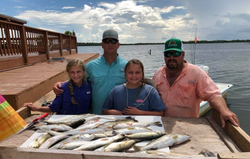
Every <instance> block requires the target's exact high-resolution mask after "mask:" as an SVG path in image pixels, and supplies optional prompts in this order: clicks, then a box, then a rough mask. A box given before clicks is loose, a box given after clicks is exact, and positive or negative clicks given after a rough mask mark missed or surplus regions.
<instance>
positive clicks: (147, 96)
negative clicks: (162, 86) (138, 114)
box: [125, 86, 153, 108]
mask: <svg viewBox="0 0 250 159" xmlns="http://www.w3.org/2000/svg"><path fill="white" fill-rule="evenodd" d="M125 87H126V86H125ZM152 89H153V87H152V88H151V89H150V91H149V92H148V95H147V96H146V97H145V98H144V99H143V101H142V102H141V103H140V104H138V105H137V106H135V108H138V107H139V106H140V105H142V103H144V101H145V100H146V99H147V98H148V96H149V94H150V92H151V91H152ZM126 93H127V107H128V88H127V87H126ZM138 95H139V93H137V96H138Z"/></svg>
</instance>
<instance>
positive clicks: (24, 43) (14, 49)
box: [0, 20, 77, 70]
mask: <svg viewBox="0 0 250 159" xmlns="http://www.w3.org/2000/svg"><path fill="white" fill-rule="evenodd" d="M0 45H1V46H0V70H5V69H10V68H14V67H20V66H22V65H28V64H32V63H34V62H37V61H46V60H49V58H50V57H60V56H65V55H69V54H74V53H77V39H76V37H75V36H70V35H66V34H61V33H57V32H52V31H48V30H42V29H37V28H32V27H29V26H24V25H21V24H16V23H12V22H8V21H2V20H0Z"/></svg>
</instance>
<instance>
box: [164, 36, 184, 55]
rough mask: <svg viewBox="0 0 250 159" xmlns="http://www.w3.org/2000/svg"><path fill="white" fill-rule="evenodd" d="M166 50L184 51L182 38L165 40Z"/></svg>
mask: <svg viewBox="0 0 250 159" xmlns="http://www.w3.org/2000/svg"><path fill="white" fill-rule="evenodd" d="M166 51H179V52H183V43H182V42H181V40H180V39H174V38H172V39H169V40H167V41H166V42H165V50H164V51H163V52H166Z"/></svg>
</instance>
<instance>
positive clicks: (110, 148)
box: [103, 140, 136, 152]
mask: <svg viewBox="0 0 250 159" xmlns="http://www.w3.org/2000/svg"><path fill="white" fill-rule="evenodd" d="M135 142H136V141H135V140H127V141H120V142H113V143H111V144H109V145H107V146H105V147H104V148H103V149H104V150H103V151H104V152H122V151H127V150H128V149H130V148H131V147H132V146H133V145H134V144H135Z"/></svg>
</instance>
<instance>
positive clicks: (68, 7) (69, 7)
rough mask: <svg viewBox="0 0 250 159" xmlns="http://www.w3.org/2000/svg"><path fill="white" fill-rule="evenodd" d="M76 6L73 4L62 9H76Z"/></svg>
mask: <svg viewBox="0 0 250 159" xmlns="http://www.w3.org/2000/svg"><path fill="white" fill-rule="evenodd" d="M74 8H76V7H71V6H66V7H62V9H74Z"/></svg>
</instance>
